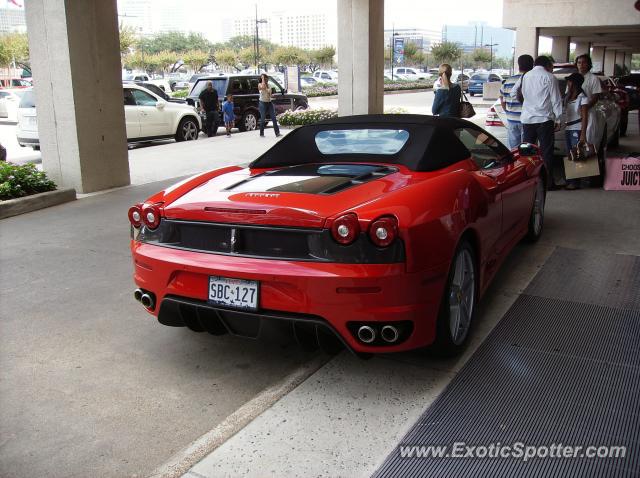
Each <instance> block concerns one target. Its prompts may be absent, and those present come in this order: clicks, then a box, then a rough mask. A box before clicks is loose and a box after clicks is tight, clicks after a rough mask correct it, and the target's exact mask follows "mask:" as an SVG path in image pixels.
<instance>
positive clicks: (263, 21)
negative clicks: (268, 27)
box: [256, 3, 267, 73]
mask: <svg viewBox="0 0 640 478" xmlns="http://www.w3.org/2000/svg"><path fill="white" fill-rule="evenodd" d="M260 23H267V21H266V20H265V19H260V20H258V4H257V3H256V69H257V71H256V73H260V64H259V63H258V62H259V61H260V36H259V35H258V24H260Z"/></svg>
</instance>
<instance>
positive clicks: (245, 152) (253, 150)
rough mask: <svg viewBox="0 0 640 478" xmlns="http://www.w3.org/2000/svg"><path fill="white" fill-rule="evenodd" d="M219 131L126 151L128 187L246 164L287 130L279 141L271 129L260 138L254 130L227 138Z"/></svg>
mask: <svg viewBox="0 0 640 478" xmlns="http://www.w3.org/2000/svg"><path fill="white" fill-rule="evenodd" d="M223 131H224V129H223V128H220V130H219V132H218V135H217V136H214V137H213V138H207V137H206V136H204V135H203V134H201V135H200V138H199V139H198V140H197V141H185V142H182V143H176V142H174V141H169V142H166V143H150V144H147V145H140V146H134V147H133V148H131V149H130V150H129V169H130V173H131V184H132V185H138V184H147V183H151V182H155V181H161V180H164V179H168V178H177V177H181V176H188V175H192V174H197V173H201V172H203V171H208V170H210V169H215V168H221V167H224V166H230V165H235V164H239V165H246V164H248V163H250V162H251V161H253V160H254V159H256V158H257V157H258V156H260V155H261V154H262V153H264V152H265V151H266V150H267V149H269V148H270V147H271V146H273V145H274V144H275V143H276V142H277V141H278V140H280V139H282V138H283V137H284V136H285V135H286V134H288V133H289V132H290V131H291V130H290V129H285V128H283V129H281V133H282V136H281V137H280V138H276V137H275V133H274V132H273V129H272V128H267V129H266V130H265V136H264V137H260V132H259V131H257V130H256V131H247V132H245V133H237V132H236V133H234V134H232V135H231V137H230V138H228V137H226V136H225V135H224V133H223Z"/></svg>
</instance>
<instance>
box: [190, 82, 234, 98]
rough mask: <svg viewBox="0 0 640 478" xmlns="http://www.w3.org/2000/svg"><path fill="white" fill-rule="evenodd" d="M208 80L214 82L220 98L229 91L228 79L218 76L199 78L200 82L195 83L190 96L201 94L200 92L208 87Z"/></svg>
mask: <svg viewBox="0 0 640 478" xmlns="http://www.w3.org/2000/svg"><path fill="white" fill-rule="evenodd" d="M207 81H210V82H212V83H213V87H214V88H215V90H216V91H217V92H218V98H222V97H223V96H224V95H225V94H226V93H227V91H226V90H227V79H226V78H216V79H214V80H198V82H197V83H196V84H195V85H193V88H192V89H191V92H190V93H189V96H200V93H202V91H203V90H204V89H205V88H206V87H207Z"/></svg>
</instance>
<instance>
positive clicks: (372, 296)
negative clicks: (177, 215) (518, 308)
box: [132, 241, 448, 353]
mask: <svg viewBox="0 0 640 478" xmlns="http://www.w3.org/2000/svg"><path fill="white" fill-rule="evenodd" d="M132 253H133V260H134V267H135V272H134V280H135V283H136V284H137V286H138V287H140V288H141V289H144V290H145V291H149V292H152V293H153V294H154V295H155V297H156V304H157V306H156V307H155V310H153V311H152V312H151V313H152V314H153V315H156V316H157V315H160V321H161V322H162V323H164V324H167V325H187V326H190V324H191V323H193V320H192V319H193V317H191V318H187V319H186V320H185V317H184V315H185V313H184V312H181V311H180V307H176V306H175V302H176V301H177V302H183V303H184V302H188V304H187V306H191V307H192V308H193V307H196V308H198V309H200V310H203V309H204V310H205V314H204V315H205V316H206V314H207V313H210V315H211V314H213V317H214V319H204V320H205V322H206V324H209V323H212V322H216V320H215V318H216V317H217V319H221V320H222V325H224V326H225V328H226V329H227V330H226V331H228V332H231V333H234V334H236V335H243V336H247V337H253V338H257V337H258V336H259V335H260V334H258V335H256V334H255V330H256V329H255V328H256V327H258V330H259V329H260V326H259V325H256V324H259V323H262V320H259V321H258V322H256V318H262V319H267V320H272V319H273V320H278V321H280V322H289V325H290V326H292V328H293V329H295V327H293V325H295V324H294V323H303V324H304V323H306V324H309V325H313V326H314V327H312V329H314V330H317V329H315V326H316V325H318V326H321V328H322V329H323V330H327V331H329V332H330V333H333V334H334V335H336V336H337V337H338V338H339V339H340V341H341V342H342V343H343V344H344V345H345V346H347V347H348V348H349V349H351V350H353V351H355V352H361V353H384V352H399V351H404V350H410V349H415V348H419V347H423V346H426V345H429V344H430V343H432V342H433V340H434V338H435V324H436V319H437V316H438V308H439V305H440V299H441V296H442V291H443V290H444V284H445V279H446V275H447V271H448V264H442V265H441V266H439V267H437V268H435V269H432V270H429V271H421V272H418V273H407V272H406V270H405V265H404V264H366V265H362V264H336V263H320V262H294V261H279V260H271V259H254V258H246V257H230V256H223V255H217V254H207V253H200V252H191V251H184V250H176V249H170V248H165V247H159V246H154V245H149V244H143V243H139V242H135V241H132ZM212 275H214V276H225V277H232V278H238V279H250V280H257V281H259V282H260V297H259V304H258V307H259V308H258V311H257V312H255V313H253V312H244V311H225V310H223V311H222V312H223V314H222V315H220V313H219V311H215V310H213V309H219V308H217V307H214V306H211V305H210V304H209V303H208V302H207V299H208V284H209V276H212ZM212 310H213V312H212ZM224 313H227V314H228V316H229V317H231V318H232V319H233V322H235V323H236V324H237V323H242V320H243V317H245V320H246V322H247V324H246V325H247V327H246V328H247V329H248V330H253V332H251V333H237V331H236V332H234V331H233V330H230V329H232V328H233V327H235V328H236V329H237V330H240V329H243V328H242V327H240V328H239V329H238V326H237V325H235V326H231V325H229V323H228V322H230V319H228V318H227V320H225V316H224ZM186 314H187V315H189V314H191V312H186ZM194 317H195V319H196V322H195V323H196V326H195V328H194V327H191V328H194V330H197V329H198V328H199V327H200V328H201V329H205V330H206V329H207V327H206V324H204V327H203V324H202V323H198V321H197V319H198V317H197V316H194ZM201 318H202V316H201ZM250 322H253V325H251V324H250ZM362 322H366V323H374V324H375V325H380V324H382V323H385V324H386V323H392V322H393V323H396V324H407V323H408V322H410V324H411V326H410V327H409V328H408V330H409V331H410V333H408V334H407V335H405V336H404V337H402V340H401V341H399V342H398V343H394V344H384V343H381V342H380V341H376V342H375V343H374V344H373V345H368V344H365V343H363V342H361V341H360V340H359V339H357V337H356V336H355V330H354V326H355V325H356V324H360V323H362ZM212 327H214V326H213V325H212ZM306 329H307V332H308V331H309V330H310V329H309V328H308V327H307V328H306ZM210 331H211V330H210ZM212 333H213V332H212ZM222 333H225V330H222ZM305 333H306V332H305Z"/></svg>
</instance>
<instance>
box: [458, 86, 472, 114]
mask: <svg viewBox="0 0 640 478" xmlns="http://www.w3.org/2000/svg"><path fill="white" fill-rule="evenodd" d="M475 115H476V110H474V109H473V105H472V104H471V103H470V102H469V100H468V99H467V96H466V95H465V94H464V91H461V95H460V115H459V116H460V118H472V117H473V116H475Z"/></svg>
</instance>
